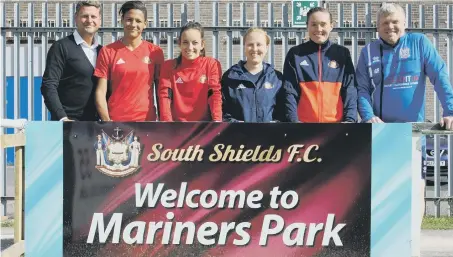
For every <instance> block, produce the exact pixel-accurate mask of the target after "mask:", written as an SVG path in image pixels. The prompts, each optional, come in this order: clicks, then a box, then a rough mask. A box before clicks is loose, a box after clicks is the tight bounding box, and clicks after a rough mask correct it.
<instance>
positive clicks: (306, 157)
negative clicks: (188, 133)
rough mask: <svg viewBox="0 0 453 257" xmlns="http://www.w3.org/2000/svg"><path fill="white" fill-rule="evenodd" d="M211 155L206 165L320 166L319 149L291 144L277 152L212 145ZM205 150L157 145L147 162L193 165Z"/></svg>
mask: <svg viewBox="0 0 453 257" xmlns="http://www.w3.org/2000/svg"><path fill="white" fill-rule="evenodd" d="M212 150H213V151H212V153H210V154H209V155H207V157H208V160H209V161H210V162H280V161H282V160H283V158H285V159H286V160H287V161H288V162H294V161H296V162H307V163H310V162H321V161H322V159H321V158H320V157H319V156H318V155H317V153H316V152H317V151H318V150H319V145H316V144H312V145H304V144H294V145H290V146H289V147H288V148H287V149H279V148H277V147H275V146H273V145H272V146H268V147H263V146H261V145H257V146H256V147H253V148H247V147H245V146H244V145H240V146H237V147H233V146H232V145H225V144H216V145H214V147H213V149H212ZM205 157H206V156H205V150H204V149H203V148H202V147H201V146H200V145H190V146H188V147H186V148H176V149H168V148H164V145H163V144H161V143H158V144H154V145H153V146H152V148H151V153H149V154H148V157H147V159H148V161H150V162H155V161H174V162H193V161H200V162H201V161H204V159H205Z"/></svg>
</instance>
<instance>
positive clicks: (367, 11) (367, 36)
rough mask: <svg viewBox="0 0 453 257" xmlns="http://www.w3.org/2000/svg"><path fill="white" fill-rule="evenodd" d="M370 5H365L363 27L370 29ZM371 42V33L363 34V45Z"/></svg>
mask: <svg viewBox="0 0 453 257" xmlns="http://www.w3.org/2000/svg"><path fill="white" fill-rule="evenodd" d="M371 15H372V14H371V3H366V4H365V20H366V21H365V26H366V27H367V28H370V27H371ZM370 42H371V32H365V44H368V43H370Z"/></svg>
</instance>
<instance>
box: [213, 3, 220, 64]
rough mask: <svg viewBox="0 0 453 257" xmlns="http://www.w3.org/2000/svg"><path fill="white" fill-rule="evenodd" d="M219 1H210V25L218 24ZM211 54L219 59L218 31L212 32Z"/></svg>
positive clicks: (215, 25)
mask: <svg viewBox="0 0 453 257" xmlns="http://www.w3.org/2000/svg"><path fill="white" fill-rule="evenodd" d="M218 13H219V3H218V2H217V1H214V2H212V26H213V27H217V26H219V15H218ZM212 56H213V57H214V58H216V59H219V31H213V32H212Z"/></svg>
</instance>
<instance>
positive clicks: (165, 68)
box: [158, 61, 173, 121]
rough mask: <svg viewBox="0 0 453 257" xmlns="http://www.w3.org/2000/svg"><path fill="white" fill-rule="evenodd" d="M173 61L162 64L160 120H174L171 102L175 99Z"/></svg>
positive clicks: (159, 91)
mask: <svg viewBox="0 0 453 257" xmlns="http://www.w3.org/2000/svg"><path fill="white" fill-rule="evenodd" d="M172 63H173V62H171V61H168V62H165V63H164V64H163V65H162V69H161V71H160V75H159V85H158V98H159V100H158V104H159V117H160V121H173V117H172V112H171V102H172V100H173V90H172V80H171V69H172V68H173V67H172V65H171V64H172Z"/></svg>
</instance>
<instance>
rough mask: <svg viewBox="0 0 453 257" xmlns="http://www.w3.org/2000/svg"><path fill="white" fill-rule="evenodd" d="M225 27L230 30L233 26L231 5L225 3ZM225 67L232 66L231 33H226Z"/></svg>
mask: <svg viewBox="0 0 453 257" xmlns="http://www.w3.org/2000/svg"><path fill="white" fill-rule="evenodd" d="M226 5H227V9H226V11H227V26H228V27H229V28H231V27H232V26H233V24H232V23H233V8H232V4H231V3H227V4H226ZM226 46H227V47H226V51H227V52H226V54H227V56H226V67H231V66H232V64H233V32H232V31H231V30H228V31H227V45H226Z"/></svg>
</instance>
